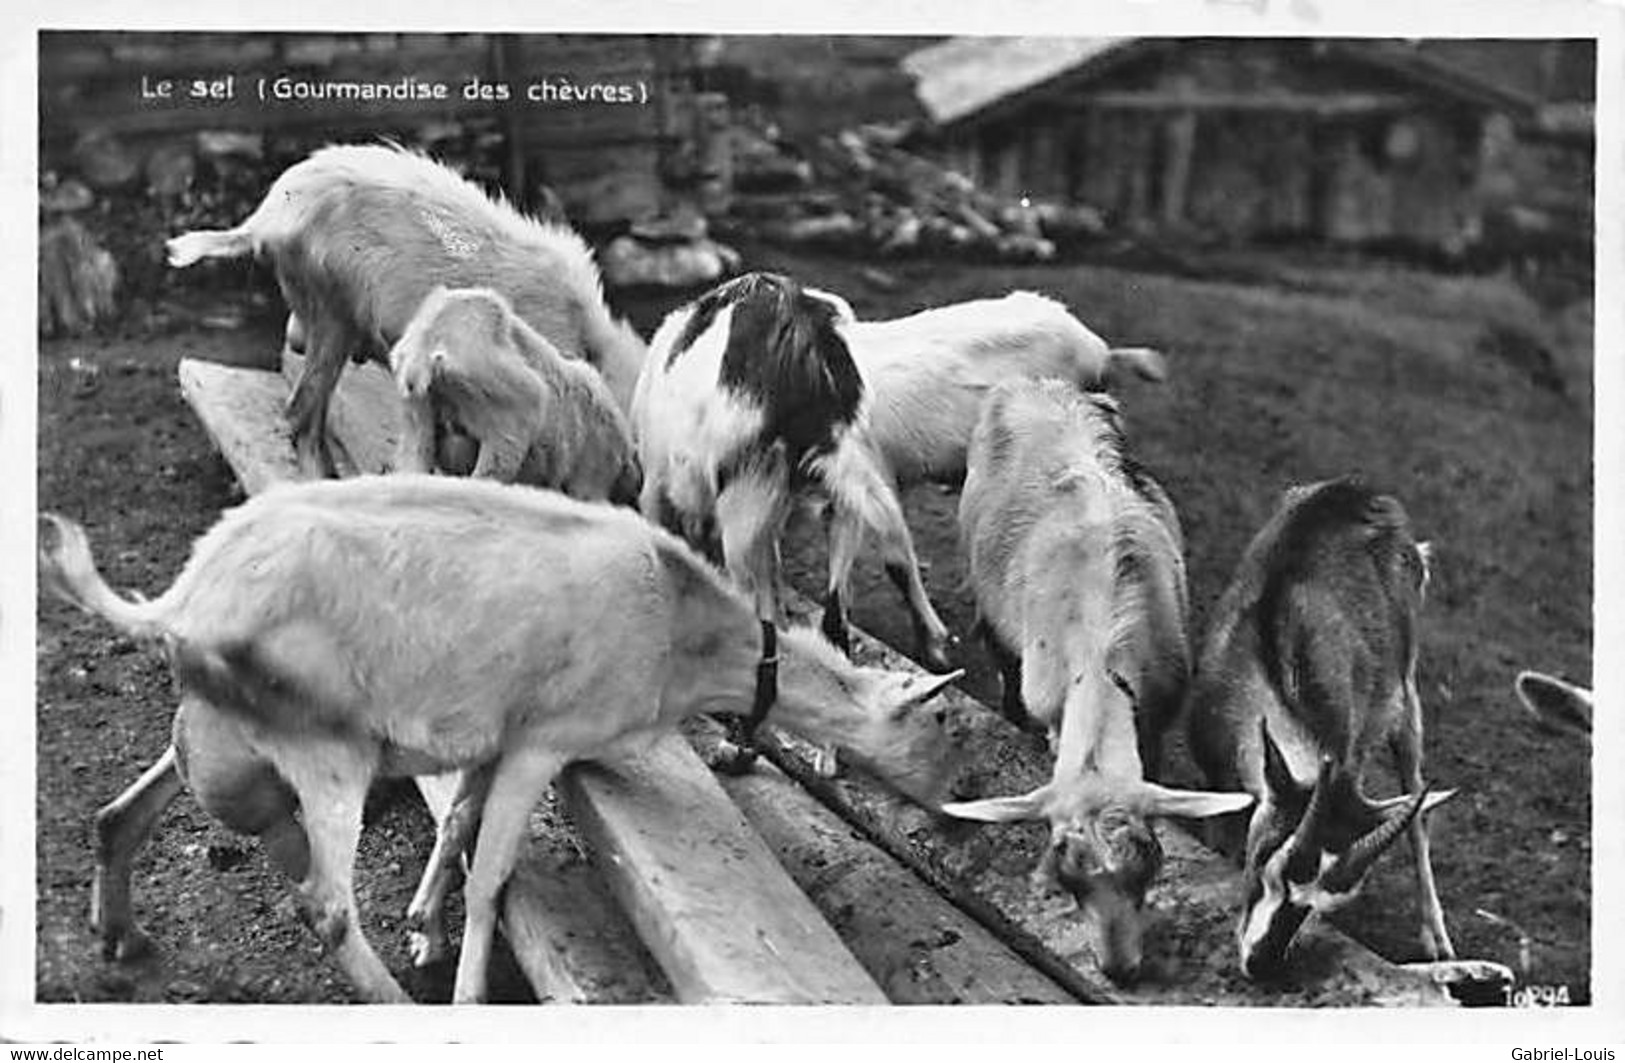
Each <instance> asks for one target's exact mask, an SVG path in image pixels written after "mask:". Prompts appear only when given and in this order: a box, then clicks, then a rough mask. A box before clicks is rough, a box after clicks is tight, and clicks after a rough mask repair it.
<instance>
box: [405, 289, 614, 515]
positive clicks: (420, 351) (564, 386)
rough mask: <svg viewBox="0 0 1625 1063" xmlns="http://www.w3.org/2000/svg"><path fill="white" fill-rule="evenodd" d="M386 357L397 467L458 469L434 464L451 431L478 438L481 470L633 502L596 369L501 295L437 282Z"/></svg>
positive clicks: (593, 497)
mask: <svg viewBox="0 0 1625 1063" xmlns="http://www.w3.org/2000/svg"><path fill="white" fill-rule="evenodd" d="M389 357H390V366H391V368H392V369H393V370H394V373H395V381H396V383H397V385H398V386H399V388H400V391H401V396H402V399H403V400H404V403H405V417H404V426H403V430H402V433H401V440H400V446H399V449H398V452H397V456H396V464H395V468H396V471H399V472H434V471H440V472H452V473H456V472H460V471H462V470H458V469H446V468H442V467H441V460H440V455H441V453H442V452H443V450H444V449H445V445H446V444H445V441H444V437H445V436H446V435H447V434H448V433H452V434H456V435H461V436H467V437H469V438H470V439H471V440H472V441H473V443H474V444H476V445H477V447H478V459H477V460H476V462H475V464H474V468H473V475H475V476H477V477H482V478H486V479H493V480H500V481H501V482H503V483H524V484H531V485H533V486H536V487H551V488H555V489H556V490H559V491H563V492H564V493H565V494H567V495H570V496H571V497H572V498H580V499H585V500H588V501H597V500H602V499H608V500H610V501H611V502H616V503H619V504H622V505H635V504H636V503H637V496H638V489H639V487H640V486H641V476H640V474H639V472H638V463H637V456H636V455H635V454H634V453H633V450H632V438H631V433H630V430H629V429H628V427H627V423H626V417H625V416H624V415H623V414H622V413H621V411H620V409H619V408H617V407H616V405H615V400H614V397H613V396H611V395H610V393H609V388H608V387H607V386H606V385H605V384H604V381H603V378H602V377H600V376H599V375H598V373H597V372H596V371H594V370H593V369H592V368H591V367H590V366H588V365H587V364H586V363H585V362H582V361H578V360H576V359H571V358H564V357H563V356H561V355H560V354H559V352H558V350H557V349H556V348H555V347H554V346H553V345H552V344H551V343H549V342H548V341H547V340H546V339H545V338H543V336H542V335H541V334H540V333H538V332H537V331H536V330H535V329H533V328H531V327H530V326H529V325H527V324H525V322H524V320H523V319H521V318H520V317H519V316H518V315H517V314H515V313H514V312H513V308H512V307H510V306H509V305H508V301H507V300H506V299H505V298H503V297H502V296H501V295H499V294H498V293H497V292H494V291H492V290H490V289H488V288H460V289H446V288H436V289H434V290H433V291H431V292H430V293H429V294H428V296H427V297H426V298H425V299H424V300H423V305H422V306H420V307H419V308H418V312H417V313H416V314H415V315H413V317H412V320H411V323H410V324H408V325H407V327H406V332H405V333H404V334H403V335H402V336H401V338H400V341H399V342H398V343H396V344H395V346H394V348H393V349H391V351H390V356H389Z"/></svg>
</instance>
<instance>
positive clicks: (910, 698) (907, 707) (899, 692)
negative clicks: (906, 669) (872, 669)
mask: <svg viewBox="0 0 1625 1063" xmlns="http://www.w3.org/2000/svg"><path fill="white" fill-rule="evenodd" d="M964 675H965V670H964V669H963V668H956V669H955V670H953V671H952V672H946V673H944V674H942V675H916V674H913V673H910V674H907V675H905V676H903V677H902V678H901V679H900V680H894V681H893V684H892V686H891V687H890V689H889V690H888V691H887V696H888V701H889V706H888V709H889V711H890V712H891V714H892V715H893V716H906V715H907V714H908V713H910V712H912V711H913V710H914V708H915V707H916V706H918V705H924V704H925V703H926V702H928V701H930V700H931V699H932V698H934V697H936V696H937V695H938V694H940V693H942V692H943V691H944V690H947V689H948V685H949V684H950V683H952V682H954V681H955V680H957V679H960V678H963V677H964Z"/></svg>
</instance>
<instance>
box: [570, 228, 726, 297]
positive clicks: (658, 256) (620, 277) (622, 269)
mask: <svg viewBox="0 0 1625 1063" xmlns="http://www.w3.org/2000/svg"><path fill="white" fill-rule="evenodd" d="M738 262H739V256H738V253H737V252H735V251H734V250H733V249H732V248H729V247H725V246H723V245H722V244H718V243H715V242H714V241H711V240H699V241H695V242H693V243H688V244H656V245H653V246H648V245H645V244H642V243H639V242H638V241H637V240H635V239H633V238H632V237H630V236H618V237H616V238H615V239H614V240H611V241H610V243H609V245H608V246H607V247H605V248H604V249H603V251H602V252H601V253H600V254H599V256H598V263H599V268H600V269H601V270H602V271H603V274H604V283H605V284H606V285H608V286H610V287H612V288H631V287H644V286H653V287H659V288H692V287H696V286H698V285H701V284H709V283H710V282H712V281H714V280H716V279H718V278H719V277H721V276H723V275H724V274H725V273H727V272H729V271H730V269H731V268H737V264H738ZM730 263H732V266H730Z"/></svg>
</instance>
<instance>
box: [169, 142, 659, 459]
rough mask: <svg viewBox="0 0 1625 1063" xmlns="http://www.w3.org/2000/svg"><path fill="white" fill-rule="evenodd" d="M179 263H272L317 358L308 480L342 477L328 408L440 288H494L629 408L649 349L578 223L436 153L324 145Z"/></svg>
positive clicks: (299, 447)
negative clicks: (610, 303) (329, 433)
mask: <svg viewBox="0 0 1625 1063" xmlns="http://www.w3.org/2000/svg"><path fill="white" fill-rule="evenodd" d="M168 252H169V263H170V265H171V266H177V267H179V266H186V265H190V264H191V263H193V262H196V261H198V260H199V259H204V258H236V257H240V256H242V255H248V254H253V255H257V256H262V257H268V258H269V259H270V260H271V262H272V264H273V265H274V267H275V269H276V276H277V282H278V284H279V285H280V286H281V288H282V294H283V297H284V298H285V299H286V300H287V302H288V306H289V309H290V310H291V311H292V313H293V318H294V320H293V321H292V322H290V330H289V331H290V336H289V338H290V340H298V341H301V342H302V345H303V347H304V349H305V351H306V353H307V354H308V360H307V361H306V363H305V368H304V371H303V372H302V373H301V375H300V377H299V381H298V383H297V384H296V385H295V386H294V389H293V395H292V397H291V398H290V399H289V401H288V419H289V421H290V422H291V423H292V427H293V439H294V447H295V450H296V452H297V454H298V456H299V465H300V469H301V470H302V471H303V472H304V473H305V475H307V476H324V475H332V474H333V473H334V466H333V458H332V454H331V452H330V451H329V449H328V444H327V437H326V433H325V430H326V424H327V407H328V403H329V401H330V399H331V397H332V394H333V388H334V387H335V385H336V384H337V383H338V378H339V374H340V372H341V371H342V370H343V369H344V364H345V362H346V361H348V360H349V359H351V358H354V359H356V360H365V359H368V358H373V359H377V360H380V361H382V360H383V359H384V358H385V357H386V355H387V353H388V351H389V348H390V347H391V345H393V344H394V343H395V342H396V341H397V340H398V339H400V337H401V334H402V333H403V332H404V331H405V329H406V325H407V322H408V321H410V320H411V318H412V315H413V314H414V313H415V312H416V311H417V308H418V305H419V304H420V303H422V302H423V297H424V296H425V295H427V294H428V293H429V291H430V290H432V289H433V288H435V287H437V286H442V287H448V288H468V287H479V288H492V289H495V290H496V291H498V292H500V293H501V294H502V295H503V296H504V297H506V298H507V299H508V301H509V302H510V303H511V304H512V306H513V308H514V311H515V312H516V313H517V314H518V315H519V316H520V318H522V319H523V320H524V321H525V322H526V323H528V324H529V325H530V326H531V327H532V328H534V329H535V330H536V331H537V332H539V333H541V334H542V335H543V336H545V337H546V338H547V339H548V341H549V342H551V343H552V344H553V345H554V346H555V347H557V348H558V349H559V351H560V352H561V353H563V354H564V355H565V356H566V357H569V358H580V359H583V360H585V361H586V362H588V363H590V364H591V365H592V366H593V367H594V368H595V369H597V370H598V371H599V372H600V373H601V374H602V375H603V377H604V381H605V382H606V383H607V384H608V385H609V388H610V391H611V393H612V394H614V395H615V397H616V402H617V403H618V404H619V405H620V406H621V408H622V409H623V410H625V408H626V406H627V404H628V402H629V401H630V399H631V394H632V387H633V384H634V383H635V381H636V379H637V374H638V371H639V369H640V368H641V366H642V363H643V353H644V345H643V341H642V340H641V339H640V338H639V337H638V335H637V333H636V332H635V331H633V330H632V328H631V327H630V326H629V325H627V324H626V323H625V322H624V321H619V320H616V319H615V318H613V317H612V316H611V315H610V312H609V309H608V308H607V307H606V306H605V305H604V296H603V288H602V284H601V282H600V279H599V275H598V267H597V265H596V264H595V263H594V261H593V257H592V252H591V251H590V250H589V249H588V247H587V245H586V244H585V243H584V242H583V241H582V239H581V237H580V236H578V235H577V234H576V233H575V232H573V231H572V230H571V229H569V228H568V227H566V226H562V225H552V224H546V223H543V222H538V221H536V220H534V219H531V218H528V217H525V216H524V215H522V214H520V213H519V212H518V211H516V210H514V209H513V208H512V207H510V206H509V205H508V204H507V203H506V202H504V201H502V200H500V199H492V198H491V197H489V196H487V195H486V194H485V193H484V192H482V191H481V190H480V189H479V188H478V187H477V186H475V185H474V184H473V183H471V182H469V181H467V180H465V179H463V178H462V177H460V176H458V175H457V174H456V173H455V172H453V171H452V170H450V169H449V168H447V167H445V166H442V165H440V164H438V163H436V162H434V161H433V160H431V159H429V158H427V157H426V156H423V155H420V154H417V153H415V152H412V151H408V150H405V149H403V148H400V147H395V146H386V145H339V146H333V147H327V148H322V149H321V150H319V151H317V152H315V153H313V154H312V155H311V156H310V157H309V158H308V159H305V160H304V161H302V162H299V163H296V164H295V165H293V166H291V167H289V168H288V169H287V170H285V171H284V172H283V173H282V174H281V176H279V177H278V178H277V179H276V181H274V182H273V183H272V185H271V187H270V189H269V190H267V191H266V193H265V198H264V199H263V200H261V202H260V205H259V206H258V207H257V208H255V210H254V212H253V213H252V214H250V215H249V216H248V218H246V219H245V220H244V221H243V222H242V223H241V224H239V225H237V226H236V227H235V228H232V229H226V230H220V231H199V232H189V233H184V234H182V235H180V236H176V237H174V238H173V239H171V240H170V241H169V243H168Z"/></svg>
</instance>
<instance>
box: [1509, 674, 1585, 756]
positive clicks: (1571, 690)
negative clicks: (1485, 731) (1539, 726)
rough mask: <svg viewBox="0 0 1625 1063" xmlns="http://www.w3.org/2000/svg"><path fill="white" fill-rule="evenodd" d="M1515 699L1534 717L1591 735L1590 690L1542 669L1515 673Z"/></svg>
mask: <svg viewBox="0 0 1625 1063" xmlns="http://www.w3.org/2000/svg"><path fill="white" fill-rule="evenodd" d="M1514 689H1515V690H1517V692H1518V700H1519V701H1521V702H1522V703H1523V707H1524V708H1525V709H1527V710H1528V712H1529V714H1530V715H1531V716H1533V717H1534V718H1535V719H1537V720H1539V721H1540V722H1541V723H1543V724H1545V725H1546V726H1548V727H1551V728H1553V729H1555V730H1558V731H1563V732H1565V733H1567V734H1571V735H1578V736H1582V737H1585V738H1588V739H1589V738H1590V737H1591V707H1592V700H1593V699H1592V694H1591V690H1590V689H1589V688H1587V687H1582V686H1576V685H1575V684H1573V683H1568V682H1565V681H1563V680H1561V679H1559V678H1557V677H1556V676H1554V675H1547V674H1546V673H1545V672H1532V671H1524V672H1519V673H1518V678H1517V680H1516V682H1515V684H1514Z"/></svg>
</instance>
